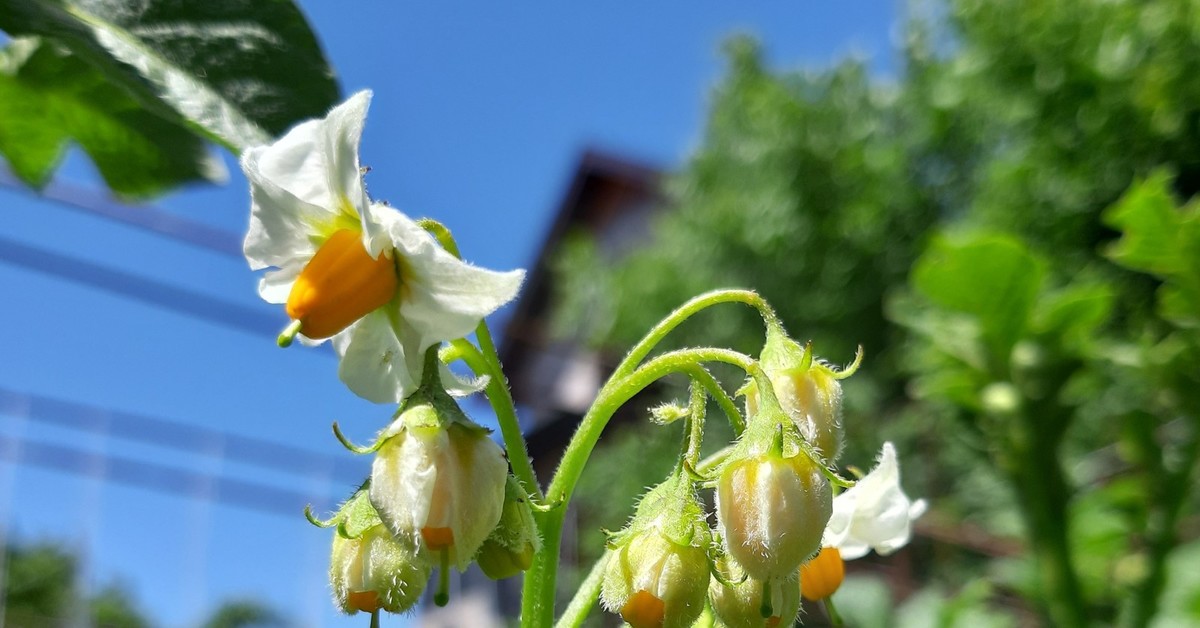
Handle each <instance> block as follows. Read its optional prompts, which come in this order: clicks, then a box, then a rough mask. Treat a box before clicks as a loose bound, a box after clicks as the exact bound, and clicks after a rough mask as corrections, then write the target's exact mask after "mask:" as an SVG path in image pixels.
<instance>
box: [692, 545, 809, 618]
mask: <svg viewBox="0 0 1200 628" xmlns="http://www.w3.org/2000/svg"><path fill="white" fill-rule="evenodd" d="M727 566H728V570H727V573H728V574H729V577H730V579H729V581H728V583H727V584H724V583H722V582H720V581H719V580H717V579H716V578H713V579H712V583H711V584H709V587H708V599H709V601H710V602H711V603H712V608H713V612H715V613H716V614H717V617H718V618H720V620H721V621H722V622H723V623H724V624H725V626H727V627H728V628H776V627H786V626H791V625H792V624H793V623H795V621H796V616H797V615H799V614H800V586H799V583H797V582H796V578H795V575H794V574H793V576H792V577H789V578H776V579H774V580H771V581H770V582H769V583H768V585H767V587H766V590H767V591H768V592H769V593H770V600H769V604H766V605H764V604H763V590H764V588H763V581H762V580H756V579H754V578H750V577H747V576H746V574H745V571H744V570H743V569H742V567H741V566H740V565H738V564H737V563H736V562H733V561H728V563H727ZM766 606H769V607H770V610H769V611H767V612H766V615H767V616H766V617H764V616H763V614H764V610H765V607H766Z"/></svg>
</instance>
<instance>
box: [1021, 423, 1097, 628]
mask: <svg viewBox="0 0 1200 628" xmlns="http://www.w3.org/2000/svg"><path fill="white" fill-rule="evenodd" d="M1055 410H1058V412H1056V411H1055ZM1063 411H1064V409H1061V408H1056V409H1050V408H1047V407H1045V406H1042V407H1041V408H1040V409H1035V410H1034V411H1030V412H1026V413H1023V414H1020V415H1017V416H1014V417H1013V420H1014V424H1013V427H1014V428H1015V429H1016V430H1018V431H1017V432H1014V433H1013V434H1012V435H1011V436H1012V437H1010V439H1008V440H1007V441H1006V442H1005V443H1004V448H1005V449H1006V452H1005V453H1006V458H1007V459H1006V460H1004V461H1002V462H1003V463H1007V464H1001V468H1003V469H1005V470H1006V472H1007V474H1008V476H1009V484H1010V485H1011V486H1012V489H1013V490H1014V491H1015V492H1016V495H1017V500H1018V503H1019V504H1020V506H1021V514H1022V516H1023V518H1024V519H1025V524H1026V526H1027V527H1028V529H1029V542H1030V549H1031V551H1032V552H1033V558H1034V561H1035V563H1036V564H1037V570H1038V577H1039V587H1040V590H1041V594H1042V599H1041V602H1042V604H1043V606H1044V607H1045V609H1046V612H1047V614H1048V615H1049V617H1050V620H1051V623H1052V624H1053V625H1055V626H1060V627H1061V628H1077V627H1078V628H1082V627H1083V626H1087V625H1088V623H1089V622H1088V616H1087V608H1086V605H1085V603H1084V599H1083V592H1082V590H1081V588H1080V585H1079V577H1078V574H1077V572H1076V571H1075V565H1074V562H1073V559H1072V557H1071V548H1070V544H1069V539H1068V530H1069V521H1068V516H1067V503H1068V502H1069V501H1070V497H1071V491H1070V488H1069V486H1068V484H1067V480H1066V476H1065V474H1064V473H1063V470H1062V465H1061V464H1060V462H1059V460H1060V458H1059V451H1058V450H1059V443H1060V442H1061V440H1062V433H1063V426H1065V423H1066V419H1067V418H1068V417H1064V416H1063V415H1062V412H1063Z"/></svg>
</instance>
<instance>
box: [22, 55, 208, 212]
mask: <svg viewBox="0 0 1200 628" xmlns="http://www.w3.org/2000/svg"><path fill="white" fill-rule="evenodd" d="M70 140H74V141H75V142H77V143H78V144H79V146H80V147H81V148H82V149H83V150H84V151H85V152H86V153H87V154H88V155H89V156H91V158H92V160H93V161H94V162H95V163H96V167H97V168H98V169H99V170H100V174H101V175H102V176H103V177H104V180H105V181H106V182H107V183H108V186H109V187H110V188H111V189H112V190H113V191H114V192H117V193H118V194H121V195H124V196H131V197H144V196H149V195H152V194H155V193H158V192H162V191H163V190H164V189H165V188H168V187H172V186H175V185H178V184H181V183H186V182H189V181H197V180H208V181H220V180H223V179H224V178H225V176H226V172H225V169H224V167H223V166H222V165H221V162H220V161H217V160H215V159H214V158H213V157H212V155H211V154H210V153H209V151H208V150H207V149H206V147H205V142H204V140H203V139H201V138H200V137H197V136H196V135H195V134H193V133H192V132H191V131H189V130H188V129H186V128H184V127H182V126H180V125H178V124H175V123H172V122H170V121H168V120H165V119H163V118H160V117H158V116H156V115H154V114H152V113H149V112H147V111H146V110H145V109H143V108H142V107H141V106H140V105H139V104H138V103H137V102H136V101H135V100H133V98H132V97H131V96H130V95H129V93H128V92H126V91H125V90H123V89H121V88H120V87H119V86H116V85H114V84H113V83H112V82H110V81H108V80H107V79H106V78H105V77H104V75H102V74H100V73H99V72H97V71H96V70H95V69H94V68H92V67H91V66H89V65H87V64H86V63H84V62H83V61H81V60H80V59H79V58H78V57H76V56H74V55H72V54H70V53H68V52H66V51H65V50H63V49H61V48H58V47H56V46H53V45H50V44H48V43H46V42H43V41H39V40H38V39H37V38H19V39H16V40H14V41H12V42H11V43H10V44H9V46H8V47H7V48H6V49H4V50H3V51H0V154H2V155H4V157H5V158H7V159H8V162H9V164H10V165H11V166H12V169H13V171H14V172H15V173H16V174H17V176H19V177H20V178H21V179H22V180H23V181H25V182H26V183H28V184H29V185H32V186H34V187H40V186H41V185H43V184H45V182H46V181H47V180H48V179H49V177H50V175H51V173H52V171H53V169H54V167H55V165H57V163H58V161H59V159H60V158H61V156H62V154H63V153H64V151H65V149H66V145H67V143H68V141H70Z"/></svg>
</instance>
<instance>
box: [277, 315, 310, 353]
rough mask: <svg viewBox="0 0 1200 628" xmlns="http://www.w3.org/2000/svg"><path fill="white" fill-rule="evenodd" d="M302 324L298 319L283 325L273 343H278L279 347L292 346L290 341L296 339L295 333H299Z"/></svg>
mask: <svg viewBox="0 0 1200 628" xmlns="http://www.w3.org/2000/svg"><path fill="white" fill-rule="evenodd" d="M303 324H304V323H302V322H300V321H292V322H291V323H288V326H287V327H284V328H283V331H282V332H280V334H279V337H278V338H276V339H275V344H277V345H279V347H280V348H281V349H286V348H287V347H290V346H292V341H293V340H295V339H296V334H298V333H300V327H301V325H303Z"/></svg>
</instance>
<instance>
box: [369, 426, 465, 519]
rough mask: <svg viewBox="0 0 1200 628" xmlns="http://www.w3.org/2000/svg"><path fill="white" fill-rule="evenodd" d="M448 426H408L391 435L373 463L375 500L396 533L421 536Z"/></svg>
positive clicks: (380, 514)
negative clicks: (407, 428)
mask: <svg viewBox="0 0 1200 628" xmlns="http://www.w3.org/2000/svg"><path fill="white" fill-rule="evenodd" d="M446 447H447V436H446V432H445V430H406V431H404V432H402V433H401V434H400V435H398V436H396V437H394V438H391V439H389V440H388V441H387V442H386V443H384V445H383V447H381V448H380V449H379V451H378V452H377V453H376V454H375V461H374V462H373V463H372V464H371V492H370V497H371V504H372V505H373V506H375V510H377V511H378V512H379V518H380V519H382V520H383V523H384V525H386V526H387V527H388V529H389V530H391V532H392V534H395V535H396V536H399V537H404V538H407V539H411V540H413V541H417V540H419V535H420V531H421V528H422V527H424V525H425V521H426V519H427V518H428V517H429V505H430V503H431V500H432V495H433V489H434V486H435V484H436V481H437V474H438V468H437V455H438V452H439V451H441V450H443V449H445V448H446Z"/></svg>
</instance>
